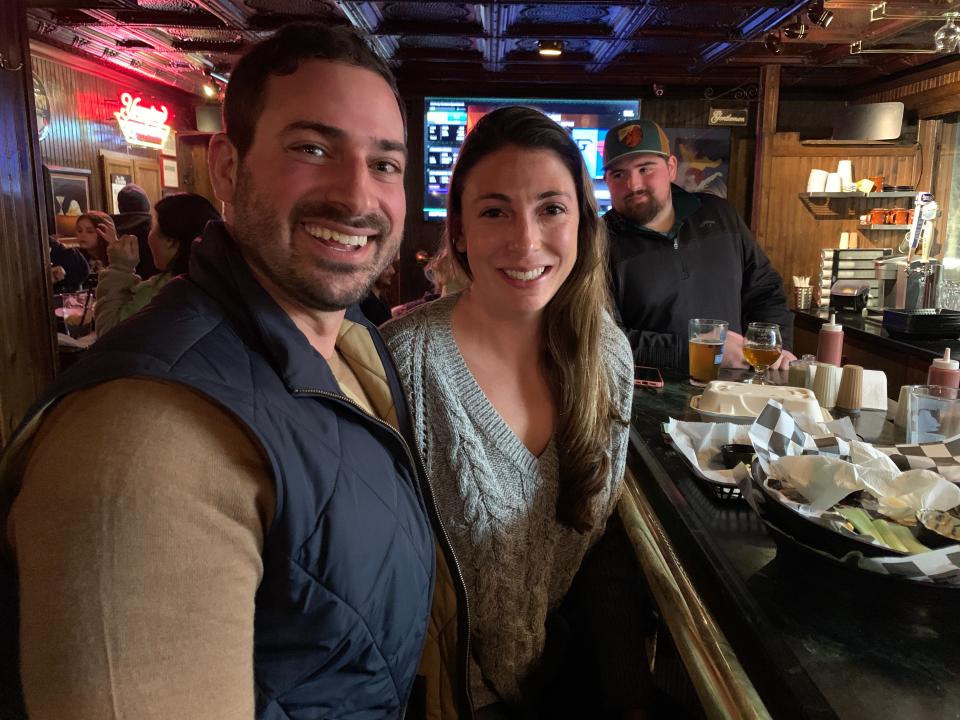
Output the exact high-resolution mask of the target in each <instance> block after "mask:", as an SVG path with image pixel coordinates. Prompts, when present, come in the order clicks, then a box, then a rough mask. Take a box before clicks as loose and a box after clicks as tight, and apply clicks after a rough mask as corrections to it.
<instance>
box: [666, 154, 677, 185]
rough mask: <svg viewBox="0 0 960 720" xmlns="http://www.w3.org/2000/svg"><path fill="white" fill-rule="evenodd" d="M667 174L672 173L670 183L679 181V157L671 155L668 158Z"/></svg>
mask: <svg viewBox="0 0 960 720" xmlns="http://www.w3.org/2000/svg"><path fill="white" fill-rule="evenodd" d="M667 172H668V173H670V182H673V181H674V180H676V179H677V156H676V155H671V156H670V157H668V158H667Z"/></svg>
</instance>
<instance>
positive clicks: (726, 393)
mask: <svg viewBox="0 0 960 720" xmlns="http://www.w3.org/2000/svg"><path fill="white" fill-rule="evenodd" d="M693 399H694V400H696V401H697V402H691V404H690V406H691V407H692V408H693V409H694V410H696V411H697V412H699V413H700V414H701V415H702V416H703V417H704V418H705V419H711V420H713V419H723V420H727V421H728V422H737V421H738V420H741V421H743V420H750V421H752V420H753V419H754V418H756V417H757V416H758V415H759V414H760V413H761V412H762V411H763V408H765V407H766V405H767V401H768V400H771V399H773V400H776V401H777V402H779V403H780V404H781V405H783V407H784V409H785V410H787V411H788V412H790V413H792V414H805V415H808V416H809V417H810V418H811V419H812V420H813V421H814V422H828V421H827V419H826V417H825V414H824V411H823V409H822V408H821V407H820V404H819V403H818V402H817V397H816V395H814V394H813V390H811V389H810V388H797V387H789V386H786V385H748V384H746V383H736V382H729V381H727V380H714V381H713V382H711V383H708V384H707V386H706V387H705V388H704V389H703V395H701V396H699V397H695V398H693Z"/></svg>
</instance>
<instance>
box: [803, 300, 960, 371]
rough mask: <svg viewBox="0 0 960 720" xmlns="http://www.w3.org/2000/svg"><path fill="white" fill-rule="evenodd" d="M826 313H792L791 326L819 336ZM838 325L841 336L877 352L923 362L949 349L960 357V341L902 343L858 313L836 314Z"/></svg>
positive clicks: (819, 311)
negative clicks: (899, 355) (868, 346)
mask: <svg viewBox="0 0 960 720" xmlns="http://www.w3.org/2000/svg"><path fill="white" fill-rule="evenodd" d="M830 314H831V313H830V311H828V310H794V311H793V316H794V325H795V326H797V327H801V328H803V329H805V330H811V331H813V332H819V331H820V326H821V325H822V324H823V323H825V322H829V320H830ZM836 315H837V322H838V323H840V324H841V325H843V332H844V335H848V336H850V337H854V338H857V339H858V340H862V341H864V342H866V343H869V344H872V345H875V346H876V347H877V349H878V351H879V350H885V351H895V352H902V353H906V354H908V355H910V356H913V357H917V358H921V359H923V360H933V358H937V357H941V356H942V355H943V350H944V348H950V354H951V356H953V357H960V341H958V340H956V339H954V340H902V339H899V338H895V337H891V336H890V333H888V332H887V331H886V330H884V328H883V325H882V324H881V323H880V322H871V321H868V320H867V319H866V318H864V317H863V316H862V315H861V314H860V313H849V312H838V313H836Z"/></svg>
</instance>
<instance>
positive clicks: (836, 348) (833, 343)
mask: <svg viewBox="0 0 960 720" xmlns="http://www.w3.org/2000/svg"><path fill="white" fill-rule="evenodd" d="M842 352H843V325H838V324H837V316H836V314H831V315H830V322H828V323H824V324H823V325H821V326H820V337H819V338H818V339H817V361H818V362H822V363H827V364H828V365H836V366H837V367H840V356H841V354H842Z"/></svg>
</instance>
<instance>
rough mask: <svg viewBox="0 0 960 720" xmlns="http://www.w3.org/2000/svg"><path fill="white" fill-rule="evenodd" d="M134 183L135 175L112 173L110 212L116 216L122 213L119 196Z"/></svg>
mask: <svg viewBox="0 0 960 720" xmlns="http://www.w3.org/2000/svg"><path fill="white" fill-rule="evenodd" d="M132 182H133V175H131V174H129V173H110V212H111V213H113V214H114V215H116V214H117V213H119V212H120V207H119V204H118V202H117V196H118V195H119V194H120V191H121V190H123V188H124V187H125V186H127V185H129V184H130V183H132Z"/></svg>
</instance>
